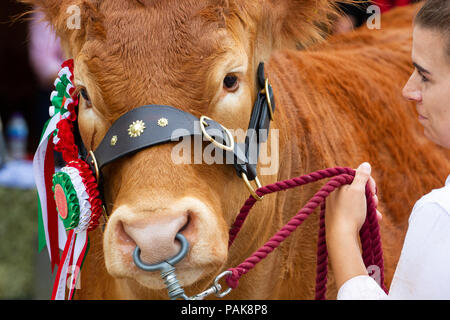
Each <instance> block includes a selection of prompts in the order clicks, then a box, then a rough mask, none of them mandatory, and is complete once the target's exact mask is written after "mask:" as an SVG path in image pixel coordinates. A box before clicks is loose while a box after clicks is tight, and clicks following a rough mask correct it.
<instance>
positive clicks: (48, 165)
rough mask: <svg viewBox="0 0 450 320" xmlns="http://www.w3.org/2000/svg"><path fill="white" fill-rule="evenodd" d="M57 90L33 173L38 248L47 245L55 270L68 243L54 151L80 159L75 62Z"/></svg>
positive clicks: (66, 157) (65, 70) (63, 72)
mask: <svg viewBox="0 0 450 320" xmlns="http://www.w3.org/2000/svg"><path fill="white" fill-rule="evenodd" d="M61 68H62V69H61V71H60V72H59V74H58V79H57V80H56V81H55V90H54V91H53V93H52V95H51V98H50V100H51V104H52V105H51V106H50V110H49V112H50V116H51V118H50V119H49V120H48V121H47V123H46V124H45V126H44V129H43V132H42V135H41V139H40V142H39V146H38V148H37V150H36V153H35V155H34V158H33V175H34V179H35V183H36V188H37V191H38V199H39V251H40V250H42V249H43V248H44V247H45V246H47V249H48V253H49V256H50V262H51V267H52V271H53V270H54V267H55V266H56V265H58V264H59V262H60V257H59V249H63V248H64V247H65V244H66V242H67V234H66V231H65V228H64V225H63V223H62V221H61V220H60V219H58V213H57V211H56V204H55V201H54V199H53V194H52V179H53V174H54V173H55V164H54V157H53V155H54V151H58V152H61V153H62V155H63V159H64V161H66V163H68V162H70V161H72V160H76V159H78V148H77V146H76V145H75V141H74V137H73V132H72V130H73V121H75V120H76V118H77V116H76V113H75V107H76V106H77V105H78V98H77V96H76V95H75V86H74V84H73V81H74V75H73V71H74V63H73V60H67V61H65V62H64V63H63V64H62V66H61Z"/></svg>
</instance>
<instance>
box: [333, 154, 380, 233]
mask: <svg viewBox="0 0 450 320" xmlns="http://www.w3.org/2000/svg"><path fill="white" fill-rule="evenodd" d="M370 174H371V167H370V164H369V163H367V162H365V163H363V164H361V165H360V166H359V167H358V169H356V174H355V178H354V180H353V182H352V183H351V184H350V185H345V186H342V187H340V188H339V189H337V190H335V191H334V192H332V193H331V194H330V195H329V196H328V198H327V200H326V212H325V226H326V231H327V233H329V232H335V231H339V232H345V233H347V232H352V233H355V232H356V233H358V232H359V230H360V229H361V227H362V225H363V224H364V221H365V220H366V214H367V201H366V184H367V182H368V183H369V187H370V190H371V191H372V194H373V200H374V201H375V205H376V206H378V197H377V195H376V184H375V180H374V179H373V178H372V177H371V176H370ZM377 216H378V219H381V213H380V212H379V211H378V210H377Z"/></svg>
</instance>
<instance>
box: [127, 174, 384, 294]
mask: <svg viewBox="0 0 450 320" xmlns="http://www.w3.org/2000/svg"><path fill="white" fill-rule="evenodd" d="M354 177H355V170H353V169H350V168H342V167H336V168H331V169H325V170H319V171H316V172H313V173H311V174H308V175H304V176H300V177H297V178H293V179H288V180H284V181H279V182H275V183H273V184H270V185H267V186H264V187H260V188H258V189H257V190H256V194H257V196H258V197H257V198H261V197H262V196H264V195H266V194H270V193H273V192H278V191H282V190H288V189H292V188H295V187H298V186H302V185H305V184H308V183H311V182H316V181H318V180H322V179H325V178H332V179H330V180H329V181H328V182H327V183H326V184H325V185H324V186H323V187H322V189H320V190H319V191H318V192H317V193H316V194H315V195H314V196H313V197H312V198H311V199H310V200H309V201H308V203H307V204H306V205H305V206H304V207H303V209H301V210H300V211H299V212H298V213H297V214H296V215H295V216H294V217H293V218H291V220H290V221H289V222H288V223H287V224H286V225H284V227H282V228H281V230H280V231H278V232H277V233H276V234H275V235H274V236H273V237H272V238H271V239H270V240H269V241H267V242H266V244H264V245H263V246H262V247H261V248H259V249H258V250H257V251H255V252H254V253H253V254H252V255H251V256H250V257H249V258H247V259H246V260H245V261H244V262H242V263H241V264H239V265H238V266H236V267H234V268H230V269H228V270H226V271H224V272H222V273H221V274H219V275H218V276H217V277H216V278H215V280H214V284H213V285H212V286H211V287H210V288H208V289H207V290H206V291H204V292H202V293H199V294H197V295H195V296H192V297H188V296H187V295H186V294H185V293H184V290H183V288H182V287H181V285H180V284H179V282H178V280H177V279H176V275H175V268H174V267H173V265H174V264H176V263H177V262H179V261H180V260H181V259H183V257H184V256H185V255H186V254H187V251H188V248H189V245H188V242H187V240H186V239H185V238H184V237H182V235H181V234H178V235H177V239H178V240H180V241H181V242H182V244H183V243H184V245H183V248H184V249H182V250H181V251H180V253H179V254H178V255H177V256H176V257H174V258H172V260H174V261H172V260H168V261H166V262H163V263H161V264H157V265H150V266H148V265H145V263H143V262H142V261H140V257H139V256H140V252H139V248H138V247H137V248H136V250H135V252H134V261H135V263H136V265H137V266H138V267H139V268H141V269H143V270H145V271H156V270H159V271H161V277H162V278H163V279H164V280H165V283H166V286H167V289H168V292H169V297H170V298H171V299H173V300H175V299H178V298H182V299H187V300H202V299H204V298H205V297H207V296H209V295H211V294H215V295H216V296H217V297H219V298H223V297H225V296H226V295H227V294H229V293H230V292H231V290H232V289H235V288H237V286H238V284H239V279H240V278H241V277H242V276H243V275H244V274H246V273H247V272H249V271H250V270H251V269H253V268H254V267H255V266H256V264H257V263H258V262H260V261H261V260H262V259H264V258H265V257H267V255H268V254H269V253H271V252H272V251H273V250H274V249H275V248H277V247H278V246H279V245H280V244H281V242H283V241H284V240H285V239H286V238H287V237H288V236H289V235H290V234H291V233H292V232H293V231H295V230H296V229H297V227H298V226H300V225H301V224H302V223H303V221H305V220H306V219H307V218H308V217H309V216H310V215H311V213H313V212H314V210H315V209H316V208H317V207H318V206H319V205H320V223H319V234H318V242H317V243H318V245H317V268H316V271H317V275H316V293H315V298H316V300H324V299H325V297H326V290H327V274H328V252H327V245H326V238H325V199H326V198H327V197H328V195H329V194H330V193H331V192H333V191H334V190H335V189H336V188H339V187H341V186H343V185H345V184H350V183H352V181H353V179H354ZM366 199H367V216H366V221H365V222H364V224H363V226H362V228H361V230H360V233H359V235H360V239H361V247H362V251H363V253H362V257H363V261H364V264H365V266H366V268H367V267H371V266H377V268H378V269H379V270H380V272H379V275H380V279H379V284H380V286H381V287H382V288H383V290H384V291H385V292H386V293H387V289H386V287H385V285H384V266H383V252H382V248H381V238H380V232H379V225H378V220H377V213H376V206H375V202H374V201H373V198H372V192H371V191H370V188H369V186H368V185H366ZM257 201H258V200H257V199H256V198H255V197H254V196H252V195H251V196H250V197H249V198H248V199H247V200H246V201H245V203H244V205H243V206H242V208H241V210H240V212H239V214H238V216H237V217H236V220H235V222H234V224H233V226H232V227H231V229H230V233H229V242H228V247H230V246H231V245H232V244H233V241H234V240H235V238H236V236H237V234H238V233H239V231H240V230H241V228H242V226H243V224H244V222H245V219H246V218H247V216H248V214H249V212H250V210H251V209H252V207H253V205H254V204H255V203H256V202H257ZM175 260H176V261H175ZM222 277H225V280H226V282H227V284H228V286H229V288H227V289H226V290H225V291H224V292H221V290H222V287H221V285H220V284H219V280H220V279H221V278H222Z"/></svg>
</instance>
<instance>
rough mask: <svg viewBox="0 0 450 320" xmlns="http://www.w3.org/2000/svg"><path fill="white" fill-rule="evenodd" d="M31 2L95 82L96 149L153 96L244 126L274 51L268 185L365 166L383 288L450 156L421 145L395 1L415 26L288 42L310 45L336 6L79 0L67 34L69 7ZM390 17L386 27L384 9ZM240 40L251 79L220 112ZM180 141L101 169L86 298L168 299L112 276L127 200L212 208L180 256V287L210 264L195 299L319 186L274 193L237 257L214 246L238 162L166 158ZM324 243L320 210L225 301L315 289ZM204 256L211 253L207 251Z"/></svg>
mask: <svg viewBox="0 0 450 320" xmlns="http://www.w3.org/2000/svg"><path fill="white" fill-rule="evenodd" d="M33 2H35V3H38V4H41V5H42V6H43V7H44V9H45V10H46V12H47V13H48V16H49V19H50V20H51V21H52V22H53V23H54V24H55V25H56V30H57V31H58V33H59V34H60V35H62V36H64V39H65V40H66V42H65V43H66V44H65V47H66V49H67V53H68V55H69V56H73V57H75V62H76V67H75V68H76V70H75V73H76V74H78V76H79V77H82V78H83V80H84V82H85V85H86V86H87V87H88V88H89V89H90V95H91V98H92V100H93V102H94V105H95V107H96V111H95V114H96V116H95V117H96V118H94V119H97V120H95V121H93V120H92V119H93V118H92V117H93V116H92V112H91V111H82V110H83V109H81V111H80V113H81V114H80V116H79V121H80V131H81V134H82V137H83V141H84V142H85V144H86V145H87V146H88V147H90V148H92V149H95V147H96V146H97V145H98V143H99V142H100V140H101V138H102V137H103V135H104V134H105V132H106V130H107V128H108V127H109V125H110V124H111V122H112V121H114V120H115V119H117V117H119V116H120V115H121V114H123V113H124V112H126V111H127V110H130V109H132V108H134V107H137V106H139V105H143V104H148V103H155V104H158V103H160V104H169V105H173V106H175V107H178V108H180V109H183V110H186V111H189V112H192V113H193V114H194V115H196V116H199V115H201V114H206V115H208V116H211V117H212V118H214V119H216V120H218V121H219V122H220V123H222V124H223V125H225V126H227V127H229V128H234V129H236V128H243V129H245V128H246V127H247V125H248V119H249V116H250V111H251V106H252V101H253V99H254V95H255V90H256V89H255V79H254V75H255V71H256V67H257V63H258V62H259V61H261V60H266V62H268V63H267V71H266V73H267V74H268V75H269V78H270V80H271V83H272V85H273V88H274V92H275V95H276V102H277V110H276V116H275V118H276V119H275V121H274V123H273V124H272V128H278V129H279V130H280V146H279V148H280V167H279V171H278V173H277V174H276V175H273V176H262V177H261V180H262V181H261V182H262V183H263V184H269V183H272V182H274V181H277V180H283V179H287V178H291V177H294V176H298V175H302V174H306V173H310V172H312V171H315V170H319V169H323V168H327V167H334V166H350V167H356V166H357V165H358V164H359V163H361V162H363V161H370V162H371V164H372V166H373V176H374V177H375V179H376V181H377V183H378V190H379V198H380V211H381V212H383V213H384V219H383V221H382V225H381V230H382V240H383V244H384V253H385V263H386V279H387V281H386V282H387V284H388V285H389V283H390V281H391V279H392V274H393V271H394V267H395V265H396V262H397V260H398V257H399V254H400V249H401V243H402V239H403V237H404V234H405V231H406V226H407V217H408V215H409V212H410V211H411V209H412V206H413V204H414V202H415V201H416V200H417V199H418V198H419V197H420V196H421V195H423V194H425V193H427V192H429V191H430V190H431V189H432V188H436V187H439V186H441V185H442V184H443V182H444V179H445V176H446V175H447V174H448V172H449V171H450V161H449V160H450V154H449V152H447V151H445V150H442V149H441V148H438V147H436V146H434V145H433V144H432V143H431V142H428V141H426V140H425V138H424V137H423V134H422V129H421V128H420V125H419V124H418V122H417V114H416V112H415V110H414V106H413V105H412V104H411V103H408V102H406V101H405V100H404V99H403V98H402V97H401V88H402V86H403V84H404V83H405V82H406V81H407V79H408V77H409V75H410V72H411V71H412V67H411V61H410V49H411V30H410V29H409V28H404V27H403V26H406V25H408V24H409V25H411V18H412V13H411V10H408V9H404V10H403V11H395V19H396V20H397V21H398V20H399V19H400V20H401V21H406V22H405V23H404V24H403V25H402V27H394V26H392V27H391V28H392V29H390V30H389V31H385V30H383V31H378V32H377V31H370V32H369V31H365V30H364V29H361V30H359V31H357V32H355V33H352V34H348V35H343V36H338V37H336V38H334V39H331V40H330V42H328V43H325V44H323V45H320V46H317V47H313V48H311V49H310V50H307V51H295V50H287V49H293V48H294V47H295V46H296V45H297V44H298V43H299V41H300V43H301V44H302V45H305V46H307V45H309V44H310V39H314V38H316V37H317V35H318V32H317V28H316V27H315V26H314V25H313V24H312V22H313V21H319V22H320V21H324V17H325V15H326V13H328V12H329V10H330V3H332V1H325V0H318V1H306V0H303V1H288V0H285V1H276V4H275V2H273V3H272V1H253V2H252V1H244V2H242V3H243V4H242V5H238V4H236V3H235V2H234V1H231V0H230V1H219V2H220V4H219V5H218V4H217V3H219V2H214V3H216V4H214V5H213V4H212V2H211V4H210V2H209V1H183V2H180V1H151V0H141V1H131V0H127V1H123V0H121V1H104V2H102V1H92V2H90V4H89V3H88V2H87V1H80V3H81V2H83V3H84V4H83V12H84V14H85V15H86V16H87V17H88V21H90V22H89V23H88V26H87V27H85V28H82V30H78V31H67V30H65V28H64V15H65V14H64V10H59V11H61V12H59V11H58V8H59V7H58V6H57V3H63V4H64V5H66V4H67V3H68V1H58V2H56V1H48V0H47V1H44V0H41V1H33ZM200 2H201V3H200ZM314 4H316V7H315V6H314ZM64 5H62V6H61V8H64ZM297 9H299V10H297ZM315 9H318V10H317V11H316V10H315ZM392 16H394V11H393V13H392ZM150 18H151V19H150ZM149 19H150V20H149ZM382 21H383V22H385V21H389V16H388V15H386V18H384V19H383V20H382ZM220 28H223V29H220ZM217 30H223V31H226V32H225V33H223V34H222V33H220V32H218V33H217ZM385 32H387V33H388V34H389V37H388V38H387V39H386V38H385V35H386V33H385ZM236 44H240V45H241V46H242V48H243V50H244V51H245V52H246V53H247V54H248V56H249V58H248V64H249V68H248V71H247V72H246V74H245V75H244V77H243V79H242V83H248V86H249V88H250V89H249V90H248V94H247V95H244V96H245V99H242V101H241V102H240V105H239V106H237V107H236V108H235V109H226V110H221V109H220V108H216V104H217V103H220V101H221V100H220V96H217V95H216V94H215V93H214V92H215V88H216V87H217V86H216V85H215V82H214V81H216V80H214V76H213V75H214V72H215V71H214V70H215V69H214V68H215V67H216V65H217V64H218V62H219V61H222V60H221V59H224V58H223V54H225V53H227V52H229V51H232V50H234V49H235V47H236ZM280 49H284V50H280ZM237 56H239V54H237ZM269 58H270V59H269ZM219 84H220V83H219ZM89 112H91V113H89ZM269 140H270V139H269ZM171 147H172V145H170V144H166V145H162V146H156V147H153V148H150V149H147V150H145V151H142V152H140V153H138V154H137V155H134V156H130V157H127V158H125V159H122V160H119V161H117V162H115V163H113V164H111V165H109V166H108V167H107V168H106V169H105V170H104V176H105V178H106V181H107V189H106V199H107V205H108V211H109V212H110V213H112V216H111V218H110V221H109V222H108V225H107V228H106V231H105V235H103V234H102V231H101V230H100V229H99V230H96V231H95V232H94V233H93V234H92V238H91V243H92V246H91V250H90V253H89V256H88V259H87V261H86V263H85V266H84V268H83V271H82V276H81V278H82V283H81V289H80V290H79V291H78V292H77V297H78V298H80V299H92V298H94V299H143V298H150V299H155V298H156V299H163V298H166V293H165V292H164V290H152V289H148V288H145V287H144V286H143V285H141V284H139V283H138V282H136V281H134V280H132V279H130V278H114V277H112V276H111V275H110V274H109V273H108V272H107V268H106V267H105V259H104V244H102V237H105V239H106V240H104V241H108V240H107V239H109V238H108V237H107V236H106V235H108V236H111V235H113V234H114V231H115V229H114V226H115V220H114V219H115V217H114V212H115V210H116V209H117V208H119V207H120V206H121V205H130V206H133V214H135V213H136V214H137V215H141V216H146V217H147V213H146V212H147V211H152V212H157V211H158V210H159V209H160V208H166V207H167V206H169V205H170V203H172V202H174V201H176V200H177V199H179V198H181V197H182V196H193V197H196V198H197V199H201V200H202V202H203V203H205V204H206V205H207V206H208V207H209V208H210V209H211V210H212V212H214V219H216V221H217V223H218V225H219V228H218V229H217V230H213V231H214V232H213V233H209V232H210V230H208V228H207V226H205V225H202V224H201V222H198V221H195V219H197V218H199V217H197V216H195V215H194V216H193V219H194V221H193V222H192V228H188V229H187V230H186V236H187V237H188V239H189V240H190V242H191V240H192V244H193V249H192V251H191V253H190V254H189V255H188V256H187V258H186V259H185V260H183V261H182V262H181V263H180V265H179V266H180V276H179V278H180V279H181V281H182V282H183V281H186V279H188V276H189V274H190V273H192V272H193V271H194V269H196V270H197V269H198V270H201V271H202V272H203V274H202V277H201V278H200V279H199V280H198V281H196V282H194V283H192V284H190V285H188V286H186V291H187V294H189V295H192V294H195V293H198V292H199V291H200V290H203V289H205V288H206V287H207V286H208V285H210V284H211V281H212V279H213V278H214V277H215V275H217V274H218V273H219V272H221V271H222V270H224V269H226V268H228V267H232V266H236V265H237V264H238V263H240V262H242V261H243V260H244V259H245V258H246V257H248V256H249V255H250V254H251V253H252V252H253V251H254V250H256V249H257V248H258V247H259V246H261V245H262V244H263V243H264V242H265V241H267V239H269V237H270V236H272V235H273V234H274V233H275V232H276V231H277V230H279V229H280V228H281V227H282V225H283V224H284V223H285V222H287V221H288V219H289V218H290V217H291V216H292V215H294V214H295V213H296V212H297V211H298V210H299V209H300V208H301V207H302V206H303V205H304V204H305V202H306V201H307V200H308V199H309V198H310V197H311V196H312V195H313V193H315V192H316V191H317V188H318V187H320V184H318V183H316V184H314V185H311V186H308V187H304V188H302V189H301V190H297V189H296V190H295V191H288V192H282V193H279V194H274V195H270V196H267V197H266V198H265V199H264V201H262V202H260V203H258V204H256V206H255V207H254V209H253V211H252V212H251V214H250V216H249V218H248V221H246V223H245V225H244V228H243V229H242V231H241V233H240V234H239V236H238V237H237V238H236V240H235V243H234V244H233V246H232V247H231V248H230V250H229V252H228V254H227V255H226V256H222V255H220V254H219V253H218V251H220V250H218V251H217V252H216V254H214V252H215V251H214V248H211V247H210V246H208V244H211V245H212V244H214V246H215V245H217V248H219V247H220V246H221V245H223V242H226V240H227V236H226V234H227V231H228V228H229V227H230V225H231V223H232V222H233V220H234V217H235V216H236V214H237V212H238V210H239V209H240V207H241V205H242V203H243V202H244V201H245V199H246V198H247V197H248V191H247V190H246V188H245V187H244V185H243V183H242V181H241V180H240V179H239V178H238V177H237V176H236V175H235V173H234V171H233V170H232V169H231V168H230V167H229V166H223V165H210V166H209V165H205V164H202V165H187V166H173V165H171V164H170V150H171ZM224 190H225V191H224ZM130 214H131V213H130ZM155 215H157V213H155ZM200 227H202V228H200ZM316 239H317V215H314V216H312V217H310V218H309V219H308V220H307V221H306V222H305V223H304V224H303V225H302V226H301V227H300V228H298V230H296V232H294V233H293V234H292V236H291V237H290V238H288V240H287V241H286V242H284V243H283V244H282V245H281V246H280V247H279V248H278V249H277V250H275V251H274V252H273V253H272V254H271V255H269V256H268V257H267V258H266V259H265V260H263V261H262V262H261V263H260V264H258V266H257V267H256V268H255V269H254V270H252V271H251V272H249V273H248V274H246V275H245V276H243V278H242V279H241V281H240V285H239V287H238V288H237V289H236V290H234V291H232V293H231V294H230V295H229V296H228V297H229V298H231V299H311V298H313V296H314V295H313V290H314V283H315V255H316ZM202 240H203V242H202ZM108 244H109V243H108ZM208 250H212V251H211V252H213V254H212V256H205V255H204V254H202V252H208ZM130 266H131V267H130V268H132V267H133V266H132V264H130ZM135 274H137V273H135ZM148 277H156V278H158V275H150V274H149V275H148ZM329 287H330V290H329V297H330V298H334V297H335V294H336V288H335V286H334V285H333V278H332V275H331V276H330V286H329Z"/></svg>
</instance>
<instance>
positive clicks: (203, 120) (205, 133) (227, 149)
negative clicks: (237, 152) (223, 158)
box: [200, 116, 234, 151]
mask: <svg viewBox="0 0 450 320" xmlns="http://www.w3.org/2000/svg"><path fill="white" fill-rule="evenodd" d="M205 119H206V120H212V119H211V118H208V117H207V116H201V117H200V129H201V130H202V133H203V135H204V136H205V137H206V139H208V140H209V141H211V142H212V143H213V144H214V145H215V146H216V147H218V148H220V149H222V150H225V151H233V149H234V139H233V136H232V135H231V132H230V131H229V130H228V129H227V128H225V127H224V126H222V125H220V126H221V127H222V128H223V130H225V132H226V134H227V136H228V140H230V145H229V146H226V145H224V144H222V143H219V142H217V141H216V140H214V138H213V137H211V136H210V135H209V134H208V133H207V132H206V129H205V124H206V125H208V124H207V123H206V122H205Z"/></svg>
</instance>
